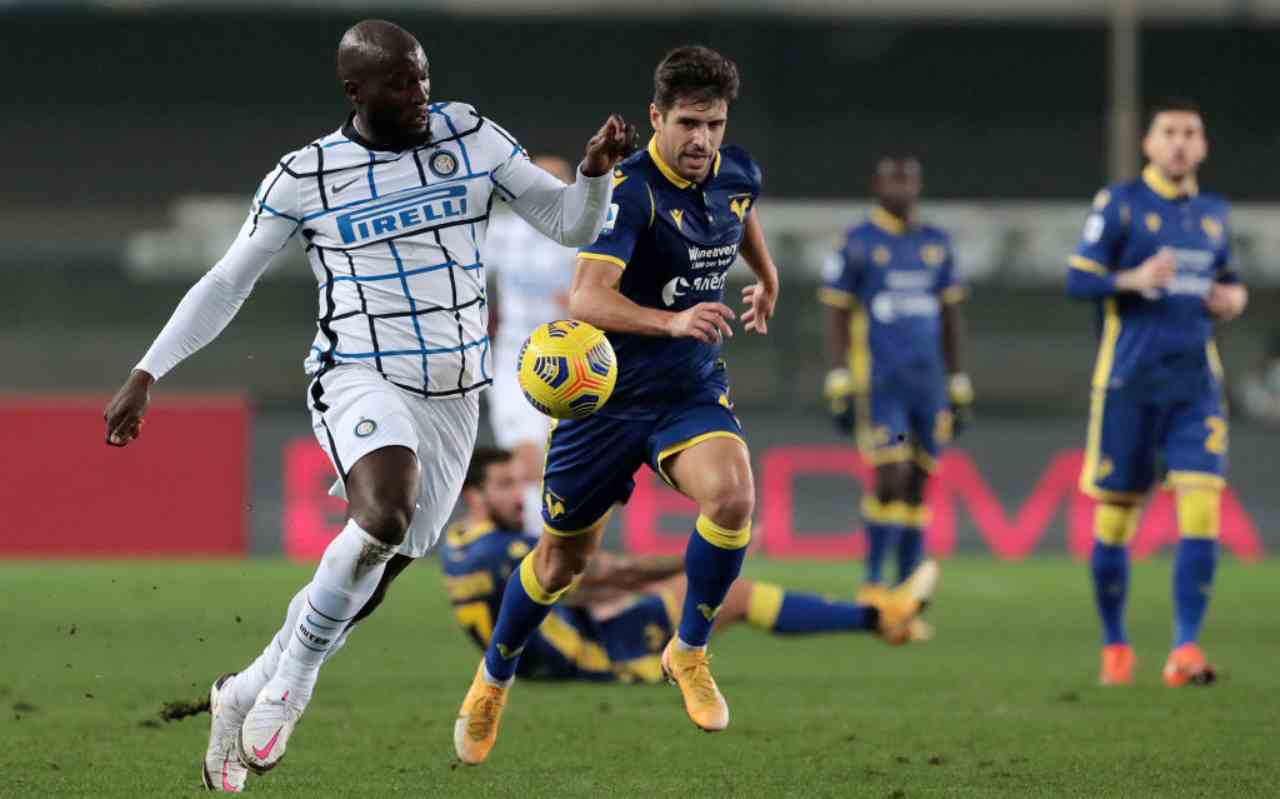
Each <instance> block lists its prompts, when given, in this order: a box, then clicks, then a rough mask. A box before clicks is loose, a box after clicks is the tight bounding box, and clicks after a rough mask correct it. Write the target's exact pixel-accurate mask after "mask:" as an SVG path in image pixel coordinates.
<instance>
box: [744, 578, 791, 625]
mask: <svg viewBox="0 0 1280 799" xmlns="http://www.w3.org/2000/svg"><path fill="white" fill-rule="evenodd" d="M783 594H784V592H783V590H782V589H781V588H780V587H778V586H776V585H773V584H772V583H754V584H753V585H752V586H751V593H750V594H749V595H748V596H747V621H748V622H750V623H751V625H752V626H754V627H761V628H763V629H766V630H772V629H773V625H775V624H777V623H778V614H779V613H781V612H782V597H783Z"/></svg>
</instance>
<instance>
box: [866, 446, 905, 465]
mask: <svg viewBox="0 0 1280 799" xmlns="http://www.w3.org/2000/svg"><path fill="white" fill-rule="evenodd" d="M911 450H912V447H911V445H910V444H894V445H893V446H891V447H880V448H879V449H873V450H871V451H870V452H869V453H867V457H868V459H869V460H870V461H871V462H872V463H873V464H875V465H876V466H883V465H884V464H886V463H906V462H907V461H910V460H911V459H912V457H913V456H914V454H915V453H913V452H912V451H911Z"/></svg>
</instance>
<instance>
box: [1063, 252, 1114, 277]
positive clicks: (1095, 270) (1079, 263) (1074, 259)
mask: <svg viewBox="0 0 1280 799" xmlns="http://www.w3.org/2000/svg"><path fill="white" fill-rule="evenodd" d="M1067 263H1069V264H1071V268H1072V269H1079V270H1080V271H1081V272H1088V273H1089V274H1091V275H1098V276H1100V277H1110V275H1111V270H1110V269H1107V268H1106V267H1105V266H1103V265H1102V264H1100V263H1098V262H1097V261H1092V260H1090V259H1088V258H1085V257H1084V256H1083V255H1073V256H1071V257H1070V258H1069V259H1067Z"/></svg>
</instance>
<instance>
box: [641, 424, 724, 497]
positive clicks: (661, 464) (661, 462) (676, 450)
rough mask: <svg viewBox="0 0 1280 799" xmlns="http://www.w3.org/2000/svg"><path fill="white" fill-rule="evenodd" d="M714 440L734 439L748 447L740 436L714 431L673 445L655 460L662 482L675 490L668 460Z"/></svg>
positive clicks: (660, 453)
mask: <svg viewBox="0 0 1280 799" xmlns="http://www.w3.org/2000/svg"><path fill="white" fill-rule="evenodd" d="M712 438H732V439H734V440H735V441H737V442H738V443H739V444H741V445H742V446H743V447H744V448H745V447H746V446H747V442H745V441H743V440H742V436H740V435H738V434H737V433H731V432H729V431H728V430H712V431H711V432H709V433H702V434H700V435H696V436H694V437H693V438H686V439H685V440H684V441H681V442H679V443H676V444H672V445H671V446H669V447H667V448H666V449H664V450H662V451H661V452H659V453H658V457H657V458H655V459H654V460H655V462H656V463H657V464H658V476H659V477H661V478H662V481H663V482H665V483H666V484H667V485H669V486H671V487H672V488H675V487H676V484H675V481H673V480H672V479H671V477H670V475H668V474H667V469H666V463H667V458H670V457H671V456H672V455H678V454H680V453H681V452H684V451H685V450H686V449H689V448H690V447H692V446H693V445H695V444H701V443H702V442H703V441H707V440H709V439H712Z"/></svg>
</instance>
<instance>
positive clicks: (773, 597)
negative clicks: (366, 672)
mask: <svg viewBox="0 0 1280 799" xmlns="http://www.w3.org/2000/svg"><path fill="white" fill-rule="evenodd" d="M520 485H521V483H520V480H519V468H518V464H517V461H516V459H515V458H514V456H513V453H511V452H509V451H507V450H502V449H490V448H484V447H482V448H480V449H478V450H476V453H475V455H474V456H473V457H472V459H471V466H470V468H469V469H468V470H467V476H466V481H465V482H464V483H463V490H462V498H463V501H464V502H465V503H466V507H467V516H466V518H465V519H464V520H462V521H460V522H459V523H458V524H455V525H453V526H451V527H450V528H449V530H448V531H447V533H446V535H445V549H444V555H443V557H442V558H441V562H442V567H443V570H444V574H445V586H446V588H447V589H448V591H449V599H450V601H451V602H452V604H453V609H454V613H455V615H456V616H457V619H458V623H459V625H461V627H462V628H463V630H465V631H466V632H467V634H468V635H469V636H470V637H471V639H472V640H473V641H474V642H475V643H476V644H477V645H479V646H480V648H481V649H485V648H487V647H488V646H489V643H490V641H491V640H492V638H493V620H494V619H496V618H497V617H498V612H499V608H500V607H501V604H502V597H503V594H504V593H505V592H506V586H507V583H508V581H509V580H510V579H511V577H512V576H513V575H515V574H516V573H517V572H518V571H519V569H520V563H521V561H523V560H524V558H525V557H526V556H527V555H528V553H529V552H531V551H532V550H533V548H534V547H535V546H536V545H537V543H538V539H537V537H536V536H532V535H529V534H527V533H524V532H522V530H521V519H522V510H523V509H522V507H521V506H522V504H523V502H522V501H523V492H522V491H521V488H520ZM683 572H684V558H683V557H670V556H662V555H650V556H627V555H614V554H610V553H607V552H599V553H596V555H595V557H593V558H592V560H591V563H590V564H589V565H588V567H587V570H586V571H585V572H584V573H583V574H582V575H581V577H580V578H579V579H578V580H577V582H576V583H575V584H574V588H573V591H572V593H570V594H569V595H568V596H567V597H566V598H565V600H564V601H562V602H560V603H558V604H556V605H555V606H554V607H552V609H551V613H550V614H549V615H548V616H547V617H546V618H545V619H543V621H542V624H541V625H540V626H539V627H538V629H537V631H535V632H534V634H533V635H532V636H530V638H529V640H528V641H527V642H526V643H525V646H524V651H523V652H522V653H521V654H520V660H519V666H518V667H517V671H516V673H517V674H518V675H519V676H521V677H526V678H534V679H547V680H591V681H621V682H641V683H655V682H660V681H661V680H662V666H661V656H660V654H659V653H660V652H661V651H662V649H663V647H664V646H665V645H666V643H667V642H668V641H670V640H671V636H672V635H674V634H675V629H676V627H677V625H678V624H679V621H680V607H681V604H682V602H683V599H684V595H685V588H686V581H685V578H684V575H683ZM910 605H911V599H910V591H909V590H907V589H903V590H900V591H899V601H898V602H897V604H896V607H897V608H899V612H901V609H903V608H907V607H909V606H910ZM879 621H880V609H879V608H875V607H870V606H865V605H857V604H854V603H853V602H847V601H843V602H842V601H837V600H828V599H825V598H823V597H821V596H818V595H816V594H811V593H806V592H803V591H790V590H786V589H784V588H782V587H781V586H777V585H773V584H771V583H765V582H760V581H756V580H745V579H739V580H737V581H735V582H734V584H733V587H732V588H730V589H729V593H728V595H727V596H726V597H725V600H724V604H723V605H721V608H720V612H719V613H718V614H716V621H715V629H716V630H717V631H718V630H721V629H723V628H724V627H726V626H728V625H731V624H737V623H742V622H745V623H747V624H749V625H751V626H753V627H755V628H757V629H760V630H764V631H767V632H770V633H773V634H775V635H801V634H814V633H830V632H846V633H865V632H876V631H877V630H878V628H879Z"/></svg>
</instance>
